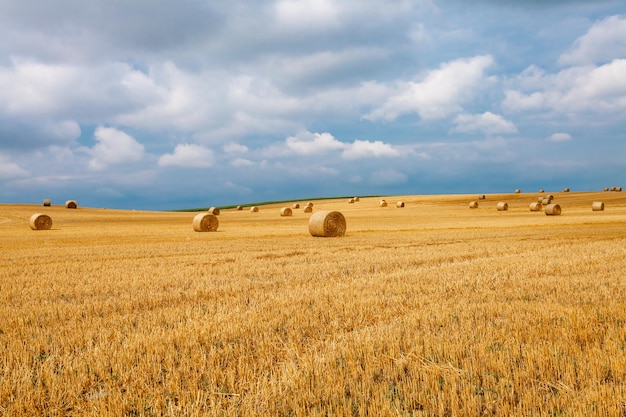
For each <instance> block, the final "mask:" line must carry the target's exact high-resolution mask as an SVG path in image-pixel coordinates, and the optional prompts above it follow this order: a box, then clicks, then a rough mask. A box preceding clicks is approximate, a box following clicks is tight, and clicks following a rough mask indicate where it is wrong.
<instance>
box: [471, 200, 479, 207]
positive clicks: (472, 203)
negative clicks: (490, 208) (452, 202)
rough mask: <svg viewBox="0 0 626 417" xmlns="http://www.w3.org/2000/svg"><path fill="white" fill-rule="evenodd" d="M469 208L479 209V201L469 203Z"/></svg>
mask: <svg viewBox="0 0 626 417" xmlns="http://www.w3.org/2000/svg"><path fill="white" fill-rule="evenodd" d="M469 208H478V201H471V202H470V203H469Z"/></svg>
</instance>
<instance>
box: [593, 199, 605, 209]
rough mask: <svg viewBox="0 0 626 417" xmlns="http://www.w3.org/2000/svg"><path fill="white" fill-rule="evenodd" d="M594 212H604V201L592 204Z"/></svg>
mask: <svg viewBox="0 0 626 417" xmlns="http://www.w3.org/2000/svg"><path fill="white" fill-rule="evenodd" d="M591 210H592V211H604V202H602V201H594V202H593V203H592V204H591Z"/></svg>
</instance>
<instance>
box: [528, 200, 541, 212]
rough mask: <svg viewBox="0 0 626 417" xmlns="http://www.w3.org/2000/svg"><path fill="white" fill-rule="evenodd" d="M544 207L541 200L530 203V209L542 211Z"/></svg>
mask: <svg viewBox="0 0 626 417" xmlns="http://www.w3.org/2000/svg"><path fill="white" fill-rule="evenodd" d="M542 208H543V204H541V203H540V202H537V203H530V211H541V209H542Z"/></svg>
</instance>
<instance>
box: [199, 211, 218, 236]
mask: <svg viewBox="0 0 626 417" xmlns="http://www.w3.org/2000/svg"><path fill="white" fill-rule="evenodd" d="M192 224H193V230H195V231H196V232H215V231H217V227H218V226H219V224H220V221H219V220H218V219H217V216H216V215H215V214H211V213H198V214H196V216H195V217H194V218H193V223H192Z"/></svg>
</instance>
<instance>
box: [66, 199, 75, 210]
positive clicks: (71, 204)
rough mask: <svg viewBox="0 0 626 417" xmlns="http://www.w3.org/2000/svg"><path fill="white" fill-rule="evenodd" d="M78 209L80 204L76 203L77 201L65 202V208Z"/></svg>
mask: <svg viewBox="0 0 626 417" xmlns="http://www.w3.org/2000/svg"><path fill="white" fill-rule="evenodd" d="M77 207H78V203H77V202H76V200H67V201H66V202H65V208H68V209H75V208H77Z"/></svg>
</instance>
